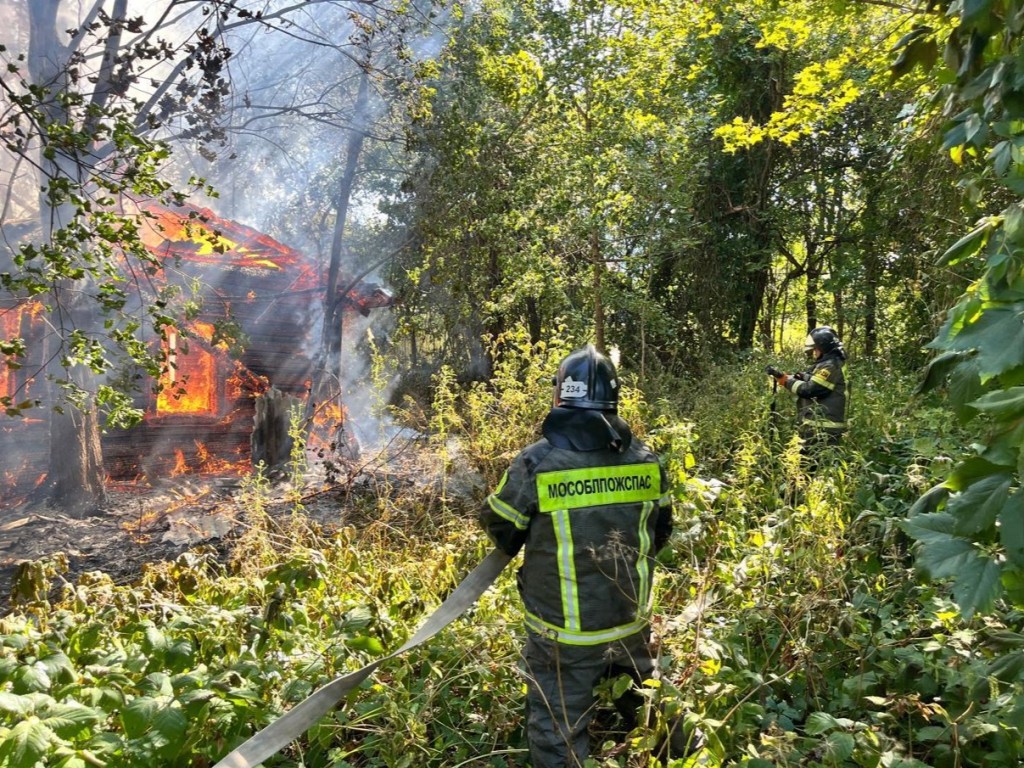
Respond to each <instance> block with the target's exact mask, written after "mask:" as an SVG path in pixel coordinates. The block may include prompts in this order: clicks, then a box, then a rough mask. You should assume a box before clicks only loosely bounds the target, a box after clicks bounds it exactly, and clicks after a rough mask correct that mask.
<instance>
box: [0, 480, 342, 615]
mask: <svg viewBox="0 0 1024 768" xmlns="http://www.w3.org/2000/svg"><path fill="white" fill-rule="evenodd" d="M240 487H241V478H238V477H210V476H204V477H202V478H201V479H200V478H195V479H192V478H178V479H176V480H175V481H173V482H170V483H168V484H167V485H166V487H152V486H148V485H130V484H123V485H116V484H115V485H112V486H110V487H108V490H107V501H106V503H105V504H104V505H103V506H102V508H101V509H99V510H98V511H97V512H96V513H95V514H93V515H91V516H89V517H83V518H75V517H72V516H70V515H67V514H64V513H62V512H60V511H57V510H54V509H51V508H50V507H48V506H46V505H45V504H42V503H36V504H22V505H19V506H15V507H13V508H10V509H0V615H3V614H4V613H6V612H7V610H8V609H9V607H10V593H11V587H12V579H13V577H14V574H15V572H16V570H17V566H18V564H19V563H20V562H21V561H23V560H37V559H40V558H44V557H47V556H50V555H53V554H56V553H58V552H63V553H64V554H65V555H66V556H67V558H68V562H69V564H70V572H69V573H68V574H67V575H66V577H65V578H67V579H68V580H70V581H74V580H75V579H76V578H77V577H78V575H80V574H82V573H84V572H86V571H103V572H105V573H107V574H108V575H109V576H110V577H111V578H113V579H114V581H115V582H117V583H126V582H130V581H132V580H134V579H135V578H136V577H137V576H138V575H139V573H140V571H141V570H142V566H143V565H144V564H145V563H148V562H155V561H161V560H168V559H173V558H175V557H176V556H177V555H179V554H180V553H182V552H184V551H186V550H188V549H190V548H192V547H194V546H196V545H197V544H201V543H208V544H213V545H214V546H218V545H221V546H223V545H224V544H225V542H226V541H227V540H228V539H229V538H230V537H231V534H232V531H234V530H235V528H236V527H237V525H238V518H239V516H240V514H241V509H242V507H241V504H240V502H239V498H238V494H239V490H240ZM273 494H277V495H278V496H280V495H281V491H280V490H279V489H274V491H272V496H271V501H272V502H273V501H274V499H273ZM311 501H312V503H311V504H309V505H308V506H307V508H308V509H310V510H311V516H315V517H317V518H320V519H322V520H326V519H327V518H329V517H331V516H333V517H335V518H337V516H338V502H337V493H332V492H331V491H329V490H328V491H324V492H322V493H319V494H315V495H313V496H312V497H311ZM332 512H333V515H332Z"/></svg>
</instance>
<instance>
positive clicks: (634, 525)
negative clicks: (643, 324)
mask: <svg viewBox="0 0 1024 768" xmlns="http://www.w3.org/2000/svg"><path fill="white" fill-rule="evenodd" d="M618 395H619V381H618V377H617V375H616V371H615V366H614V365H613V364H612V362H611V361H610V360H609V359H608V358H607V357H605V356H604V355H602V354H600V353H598V352H597V351H596V350H595V349H594V347H593V346H592V345H588V346H587V347H586V348H584V349H580V350H577V351H575V352H573V353H572V354H570V355H569V356H567V357H566V358H565V359H564V360H563V361H562V363H561V364H560V365H559V368H558V374H557V376H556V377H555V402H554V407H552V409H551V411H550V412H549V413H548V415H547V417H546V418H545V419H544V423H543V426H542V433H543V439H541V440H539V441H538V442H536V443H534V444H533V445H530V446H529V447H527V448H526V449H525V450H523V451H522V452H521V453H520V454H519V455H518V456H517V457H516V458H515V459H514V460H513V462H512V464H511V465H510V466H509V468H508V470H507V471H506V472H505V475H504V477H502V479H501V482H500V483H499V485H498V487H497V489H496V490H495V491H494V493H493V494H491V495H490V496H489V497H488V498H487V503H486V506H485V508H484V510H483V512H482V514H481V523H482V524H483V526H484V528H485V529H486V531H487V533H488V535H489V536H490V538H491V540H492V541H493V542H494V543H495V545H497V546H498V547H500V548H501V549H502V550H504V551H505V552H507V553H508V554H510V555H515V554H516V553H517V552H518V551H519V549H520V548H523V549H524V556H523V564H522V567H521V568H520V569H519V572H518V576H517V580H518V586H519V593H520V597H521V598H522V601H523V607H524V609H525V614H526V617H525V623H526V630H527V633H526V635H527V639H526V644H525V647H524V649H523V653H522V660H521V669H522V670H523V672H524V675H525V678H526V681H527V736H528V739H529V744H530V756H531V761H532V765H533V767H534V768H562V767H563V766H573V767H575V766H582V765H583V763H584V761H585V759H586V758H587V756H588V754H589V744H588V739H587V726H588V724H589V722H590V720H591V718H592V715H593V711H594V704H595V698H596V697H595V694H594V687H595V686H596V685H597V684H598V682H599V681H600V680H601V679H604V678H607V677H615V676H618V675H620V674H622V673H626V674H629V675H630V676H632V678H633V679H634V680H635V681H636V682H637V683H638V684H639V683H642V681H643V680H645V679H648V678H650V677H651V676H652V674H654V666H655V664H654V659H653V657H652V654H651V651H650V648H649V641H650V629H649V625H648V617H649V611H650V608H651V585H652V580H653V571H654V566H655V557H654V556H655V554H656V553H657V552H658V551H659V549H661V547H663V546H664V545H665V544H666V543H667V541H668V538H669V535H670V533H671V532H672V502H671V497H670V495H669V488H668V484H667V479H666V475H665V471H664V469H663V468H662V466H661V464H660V462H659V460H658V457H657V456H656V455H655V454H654V453H652V452H651V451H650V450H648V449H647V447H646V446H644V445H643V443H642V442H640V441H639V440H638V439H636V438H634V437H633V435H632V433H631V432H630V429H629V426H628V425H627V424H626V422H625V421H623V419H622V418H620V417H619V416H618V414H617V408H618ZM623 698H624V699H625V701H623V700H620V702H619V704H620V705H621V706H620V707H619V708H620V711H621V712H622V714H623V715H624V717H626V718H627V721H628V718H629V717H630V716H632V717H633V718H635V715H636V707H635V704H636V703H638V701H639V697H635V699H634V700H632V701H630V700H629V699H628V698H627V697H623ZM633 722H634V723H635V719H634V721H633ZM630 725H632V723H631V724H630ZM673 736H674V737H675V738H673V742H674V743H676V744H678V743H679V741H680V736H681V734H678V735H677V734H673ZM684 743H685V742H684Z"/></svg>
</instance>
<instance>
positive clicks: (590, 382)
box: [555, 344, 619, 413]
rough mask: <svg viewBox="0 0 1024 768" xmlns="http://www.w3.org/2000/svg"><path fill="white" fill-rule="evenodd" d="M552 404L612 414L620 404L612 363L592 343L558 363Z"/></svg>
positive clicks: (617, 382) (617, 381) (617, 378)
mask: <svg viewBox="0 0 1024 768" xmlns="http://www.w3.org/2000/svg"><path fill="white" fill-rule="evenodd" d="M555 405H560V406H562V407H563V408H587V409H589V410H593V411H611V412H612V413H614V412H615V411H617V410H618V407H619V377H618V375H617V374H616V373H615V365H614V364H613V363H612V361H611V360H609V359H608V358H607V357H605V356H604V355H602V354H601V353H600V352H598V351H597V350H596V349H595V348H594V345H593V344H587V346H585V347H584V348H583V349H577V350H576V351H575V352H572V353H571V354H569V355H568V356H567V357H566V358H565V359H564V360H562V362H561V363H560V364H559V366H558V375H556V376H555Z"/></svg>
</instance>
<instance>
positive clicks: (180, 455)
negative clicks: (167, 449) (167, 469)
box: [171, 448, 188, 477]
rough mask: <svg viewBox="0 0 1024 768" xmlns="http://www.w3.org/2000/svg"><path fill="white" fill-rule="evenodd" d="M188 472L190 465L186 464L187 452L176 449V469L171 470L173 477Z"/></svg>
mask: <svg viewBox="0 0 1024 768" xmlns="http://www.w3.org/2000/svg"><path fill="white" fill-rule="evenodd" d="M186 472H188V464H187V463H186V462H185V452H184V451H182V450H181V449H180V448H175V449H174V469H172V470H171V477H178V476H179V475H184V474H185V473H186Z"/></svg>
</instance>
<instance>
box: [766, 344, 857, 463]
mask: <svg viewBox="0 0 1024 768" xmlns="http://www.w3.org/2000/svg"><path fill="white" fill-rule="evenodd" d="M804 352H806V353H807V354H808V355H809V356H810V357H811V358H812V359H813V361H814V364H813V365H812V366H811V368H810V369H809V370H807V371H806V372H804V373H799V374H796V375H793V376H790V375H788V374H785V373H783V374H781V375H780V376H778V377H777V381H778V382H779V385H780V386H782V387H785V388H786V389H788V390H789V391H790V392H792V393H793V394H794V395H796V396H797V405H796V411H797V418H798V419H799V432H800V436H801V437H803V438H804V440H805V441H806V442H808V443H811V444H814V443H824V444H826V445H837V444H838V443H839V442H840V441H841V439H842V436H843V433H844V432H845V431H846V378H845V377H844V375H843V363H844V362H845V361H846V352H844V351H843V343H842V342H841V341H840V340H839V337H838V336H837V335H836V332H835V331H833V330H832V329H831V328H829V327H828V326H821V327H820V328H815V329H814V330H813V331H811V332H810V333H809V334H808V335H807V338H806V340H805V341H804Z"/></svg>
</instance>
